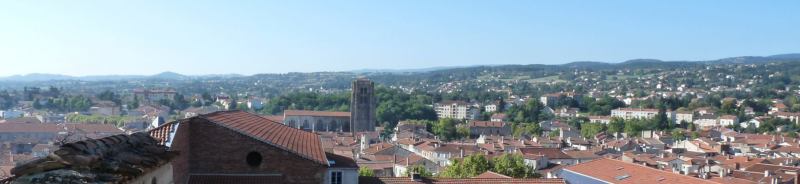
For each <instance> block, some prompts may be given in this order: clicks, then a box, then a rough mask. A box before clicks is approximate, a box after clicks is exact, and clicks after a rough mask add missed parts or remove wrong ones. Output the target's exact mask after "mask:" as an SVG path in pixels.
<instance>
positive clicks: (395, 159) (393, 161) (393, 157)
mask: <svg viewBox="0 0 800 184" xmlns="http://www.w3.org/2000/svg"><path fill="white" fill-rule="evenodd" d="M392 163H397V155H392Z"/></svg>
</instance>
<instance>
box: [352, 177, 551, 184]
mask: <svg viewBox="0 0 800 184" xmlns="http://www.w3.org/2000/svg"><path fill="white" fill-rule="evenodd" d="M358 183H361V184H422V183H440V184H456V183H473V184H498V183H530V184H558V183H562V184H563V183H565V182H564V180H563V179H558V178H553V179H542V178H422V179H421V180H419V181H414V180H413V179H411V178H409V177H358Z"/></svg>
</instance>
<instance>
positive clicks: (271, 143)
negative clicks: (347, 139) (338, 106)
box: [193, 110, 330, 166]
mask: <svg viewBox="0 0 800 184" xmlns="http://www.w3.org/2000/svg"><path fill="white" fill-rule="evenodd" d="M218 112H224V113H232V112H244V111H240V110H233V111H218ZM224 113H217V112H214V113H209V114H206V115H210V114H214V115H216V114H224ZM244 113H246V114H248V115H254V116H257V117H259V118H261V119H263V120H267V121H269V122H271V123H275V124H281V123H278V122H275V121H272V120H269V119H266V118H264V117H261V116H259V115H256V114H253V113H249V112H244ZM193 118H202V119H204V120H206V121H208V122H211V123H214V124H216V125H218V126H221V127H224V128H227V129H230V130H233V131H234V132H236V133H239V134H242V135H244V136H247V137H250V138H252V139H255V140H258V141H261V142H264V143H266V144H268V145H270V146H273V147H276V148H280V149H283V150H284V151H288V152H291V153H294V154H295V155H298V156H300V157H302V158H305V159H308V160H311V161H313V162H317V163H320V164H322V165H325V166H330V165H329V163H327V161H319V160H317V159H314V158H312V157H311V156H310V155H306V154H302V153H299V152H297V151H294V150H292V149H290V148H288V147H285V146H282V145H279V144H278V143H275V142H272V141H268V140H265V139H262V138H259V137H256V136H255V135H252V134H249V133H246V132H244V131H242V130H241V129H238V128H234V127H231V126H227V125H225V124H223V123H219V122H216V121H214V120H212V119H210V118H209V116H205V115H201V116H196V117H193ZM286 127H287V128H291V129H295V130H296V131H293V132H305V133H310V132H306V131H303V130H299V129H296V128H292V127H290V126H286ZM310 134H311V135H313V136H317V138H319V136H318V135H317V134H314V133H310ZM301 136H302V135H301ZM321 141H322V140H321V139H320V142H321ZM323 153H324V150H323ZM323 156H324V155H323ZM325 159H327V156H326V158H325Z"/></svg>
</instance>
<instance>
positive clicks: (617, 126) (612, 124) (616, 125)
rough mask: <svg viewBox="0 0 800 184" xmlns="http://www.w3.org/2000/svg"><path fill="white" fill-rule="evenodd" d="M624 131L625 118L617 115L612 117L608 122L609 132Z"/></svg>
mask: <svg viewBox="0 0 800 184" xmlns="http://www.w3.org/2000/svg"><path fill="white" fill-rule="evenodd" d="M624 131H625V120H623V119H622V118H619V117H612V118H611V120H609V123H608V132H609V133H622V132H624Z"/></svg>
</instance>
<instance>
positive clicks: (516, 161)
mask: <svg viewBox="0 0 800 184" xmlns="http://www.w3.org/2000/svg"><path fill="white" fill-rule="evenodd" d="M492 165H493V168H492V171H494V172H496V173H499V174H502V175H506V176H511V177H514V178H529V177H533V176H535V172H534V169H533V168H532V167H529V166H527V165H525V159H523V158H522V155H519V154H503V155H500V156H498V157H495V158H494V159H492Z"/></svg>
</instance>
